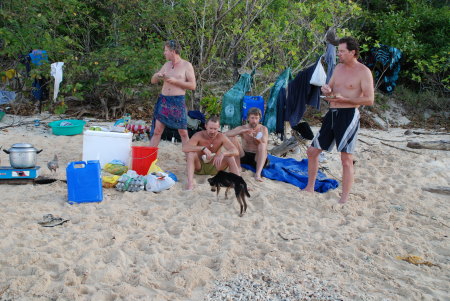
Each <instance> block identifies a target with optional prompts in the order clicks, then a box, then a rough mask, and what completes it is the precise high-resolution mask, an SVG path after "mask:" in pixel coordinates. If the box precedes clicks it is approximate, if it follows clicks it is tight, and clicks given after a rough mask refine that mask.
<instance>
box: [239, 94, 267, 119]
mask: <svg viewBox="0 0 450 301" xmlns="http://www.w3.org/2000/svg"><path fill="white" fill-rule="evenodd" d="M251 108H258V109H260V110H261V120H263V117H264V98H263V97H262V96H244V100H243V101H242V120H247V112H248V110H250V109H251Z"/></svg>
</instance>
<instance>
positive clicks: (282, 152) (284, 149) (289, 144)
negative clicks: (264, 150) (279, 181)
mask: <svg viewBox="0 0 450 301" xmlns="http://www.w3.org/2000/svg"><path fill="white" fill-rule="evenodd" d="M299 144H300V143H299V142H298V140H297V139H296V138H295V137H294V136H292V137H291V138H289V139H287V140H284V142H283V143H282V144H280V145H278V146H275V147H274V148H272V149H271V150H270V151H269V153H270V154H271V155H273V156H277V157H285V156H286V154H287V153H288V152H290V151H292V150H293V149H295V148H296V147H297V146H299Z"/></svg>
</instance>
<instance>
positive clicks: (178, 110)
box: [150, 94, 187, 136]
mask: <svg viewBox="0 0 450 301" xmlns="http://www.w3.org/2000/svg"><path fill="white" fill-rule="evenodd" d="M186 116H187V114H186V104H185V98H184V95H176V96H165V95H162V94H160V95H159V97H158V101H157V102H156V105H155V110H154V113H153V122H152V129H151V132H150V135H151V136H153V132H154V130H155V124H156V120H159V121H160V122H162V123H163V124H164V125H165V126H167V127H169V128H171V129H187V117H186Z"/></svg>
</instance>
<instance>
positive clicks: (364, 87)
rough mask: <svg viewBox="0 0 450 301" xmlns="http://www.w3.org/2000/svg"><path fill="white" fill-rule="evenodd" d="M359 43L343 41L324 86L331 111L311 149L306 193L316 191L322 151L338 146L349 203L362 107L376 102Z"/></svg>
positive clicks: (344, 193) (344, 192) (343, 196)
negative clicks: (336, 61)
mask: <svg viewBox="0 0 450 301" xmlns="http://www.w3.org/2000/svg"><path fill="white" fill-rule="evenodd" d="M358 48H359V46H358V42H357V41H356V40H355V39H353V38H351V37H346V38H342V39H340V40H339V46H338V57H339V64H338V65H337V66H336V69H335V70H334V72H333V75H332V77H331V79H330V82H329V85H324V86H322V88H321V90H322V93H323V94H324V95H325V96H326V97H325V100H326V101H329V102H330V109H329V111H328V113H327V114H326V115H325V117H324V121H323V124H322V127H321V129H320V131H319V132H318V133H317V134H316V136H315V137H314V139H313V141H312V144H311V146H310V147H309V148H308V151H307V155H308V185H307V186H306V187H305V189H304V190H306V191H309V192H314V184H315V181H316V177H317V170H318V167H319V154H320V153H321V152H322V150H327V151H331V149H332V148H333V146H334V144H336V146H337V150H338V151H339V152H341V162H342V169H343V171H342V195H341V198H340V200H339V203H345V202H347V201H348V198H349V194H350V189H351V187H352V184H353V157H352V153H353V152H354V150H355V145H356V140H357V136H358V129H359V110H358V108H359V106H361V105H365V106H371V105H373V102H374V88H373V78H372V73H371V72H370V70H369V68H367V67H366V66H364V65H363V64H361V63H359V62H358V60H357V58H358V55H359V49H358Z"/></svg>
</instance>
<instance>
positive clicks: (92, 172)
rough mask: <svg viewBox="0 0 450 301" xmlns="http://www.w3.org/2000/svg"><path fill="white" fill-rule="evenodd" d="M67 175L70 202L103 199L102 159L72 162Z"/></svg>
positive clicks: (99, 200) (87, 201) (68, 166)
mask: <svg viewBox="0 0 450 301" xmlns="http://www.w3.org/2000/svg"><path fill="white" fill-rule="evenodd" d="M66 176H67V190H68V202H69V204H74V203H90V202H101V201H102V200H103V188H102V179H101V167H100V161H98V160H92V161H87V162H84V161H77V162H70V163H69V164H68V165H67V168H66Z"/></svg>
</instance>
